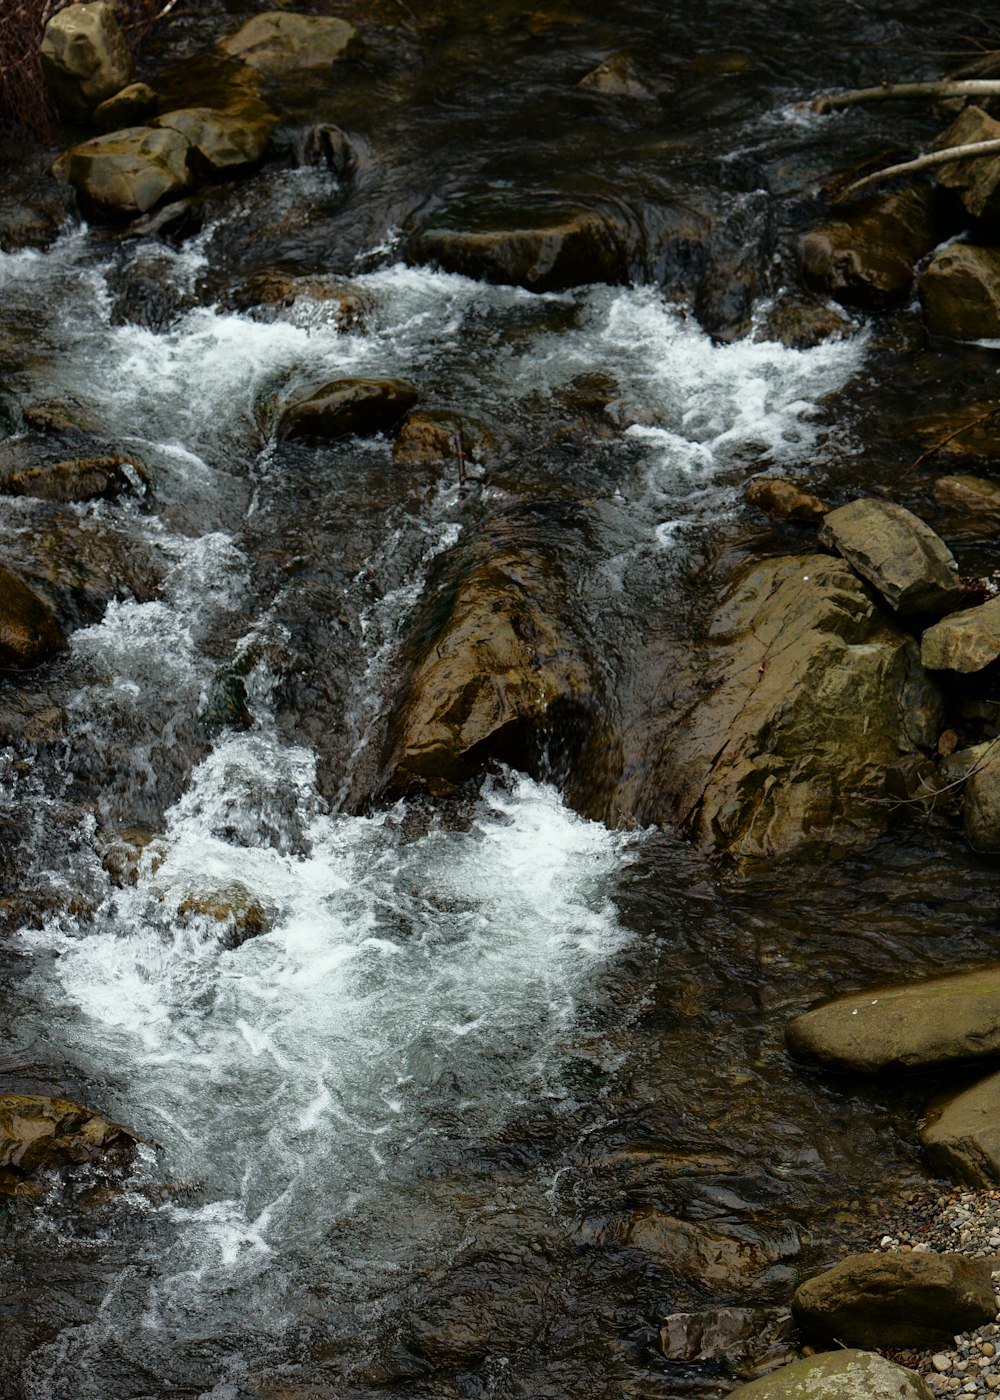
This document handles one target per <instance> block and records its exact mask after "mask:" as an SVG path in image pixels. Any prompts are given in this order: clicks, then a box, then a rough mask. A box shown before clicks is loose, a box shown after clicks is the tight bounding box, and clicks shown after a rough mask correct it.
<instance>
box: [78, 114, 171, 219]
mask: <svg viewBox="0 0 1000 1400" xmlns="http://www.w3.org/2000/svg"><path fill="white" fill-rule="evenodd" d="M190 151H191V146H190V143H189V142H188V141H187V140H186V138H185V137H183V136H182V135H181V134H180V132H178V131H171V130H170V129H169V128H162V127H148V126H135V127H126V128H125V129H124V130H123V131H114V132H111V133H110V134H109V135H107V136H97V137H95V138H94V139H93V140H92V141H85V142H83V144H82V145H80V146H74V147H73V148H72V149H71V150H69V151H67V152H66V153H65V155H63V156H61V157H60V159H59V160H58V161H57V162H56V165H55V166H54V167H53V170H54V172H55V173H56V174H58V175H60V176H62V177H64V178H65V179H67V180H69V182H70V184H71V185H73V187H74V188H75V189H76V191H77V193H78V194H79V196H80V199H81V201H82V202H83V203H84V204H85V205H86V206H87V208H88V209H89V210H91V211H93V212H94V213H96V214H98V215H99V216H101V217H104V218H110V219H131V218H134V217H135V215H136V214H144V213H146V211H147V210H149V209H153V208H155V207H156V206H157V205H158V204H163V203H166V202H167V201H168V200H172V199H178V198H179V197H180V196H181V195H182V194H185V193H186V192H187V191H188V190H189V189H191V188H192V187H193V185H194V177H193V175H192V173H191V168H190V165H189V162H188V157H189V154H190Z"/></svg>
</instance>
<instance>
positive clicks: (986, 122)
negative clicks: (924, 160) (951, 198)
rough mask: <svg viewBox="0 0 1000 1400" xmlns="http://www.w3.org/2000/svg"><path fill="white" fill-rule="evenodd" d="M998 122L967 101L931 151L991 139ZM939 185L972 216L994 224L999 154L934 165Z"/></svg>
mask: <svg viewBox="0 0 1000 1400" xmlns="http://www.w3.org/2000/svg"><path fill="white" fill-rule="evenodd" d="M997 137H1000V122H998V121H994V119H993V118H992V117H991V116H988V115H987V113H986V112H984V111H983V109H982V108H981V107H977V106H975V105H974V104H972V103H970V104H969V106H968V107H964V108H963V109H962V111H961V113H960V114H959V117H958V119H957V120H956V121H955V122H953V123H952V125H951V126H950V127H949V128H948V130H947V131H945V132H944V133H943V134H942V135H941V136H940V137H939V138H938V139H937V141H935V143H934V149H935V150H943V149H945V148H946V147H948V146H970V145H972V143H973V142H975V141H995V140H996V139H997ZM934 178H935V180H936V181H937V182H938V184H939V185H944V186H945V187H946V188H947V189H950V190H955V191H956V192H957V194H958V197H959V199H960V200H961V201H962V203H963V204H964V205H965V207H966V209H967V210H968V211H969V213H970V214H971V215H972V217H973V218H974V219H982V220H984V221H985V222H986V223H995V222H996V220H997V218H998V217H1000V155H994V156H989V155H987V156H976V157H975V158H974V159H972V160H956V161H954V162H952V163H949V164H948V165H938V166H935V167H934Z"/></svg>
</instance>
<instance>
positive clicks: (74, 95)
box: [41, 0, 134, 121]
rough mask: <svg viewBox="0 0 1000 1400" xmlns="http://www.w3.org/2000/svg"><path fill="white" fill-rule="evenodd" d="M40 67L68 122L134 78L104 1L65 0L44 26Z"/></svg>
mask: <svg viewBox="0 0 1000 1400" xmlns="http://www.w3.org/2000/svg"><path fill="white" fill-rule="evenodd" d="M41 57H42V67H43V69H44V70H45V78H46V81H47V83H48V85H49V91H50V92H51V93H52V98H53V101H54V102H55V104H56V106H57V107H58V108H59V110H60V112H62V114H63V116H65V117H68V118H69V119H70V121H86V120H87V118H88V117H89V116H90V114H91V112H92V111H93V110H94V108H95V107H96V106H97V105H98V104H99V103H101V102H103V101H104V100H105V99H106V98H108V97H112V96H113V95H114V94H115V93H116V92H118V91H119V90H120V89H121V88H123V87H125V86H126V85H127V84H128V83H130V82H131V81H132V77H133V72H134V69H133V65H132V55H131V54H130V52H129V49H128V45H127V44H126V42H125V37H124V35H123V34H122V31H121V30H120V29H119V27H118V21H117V20H116V19H115V11H114V5H112V4H110V3H108V0H92V3H91V4H88V5H69V6H68V7H67V8H66V9H64V10H60V11H59V13H58V14H56V15H53V17H52V18H51V19H50V20H49V22H48V24H47V25H46V26H45V33H44V34H43V35H42V44H41Z"/></svg>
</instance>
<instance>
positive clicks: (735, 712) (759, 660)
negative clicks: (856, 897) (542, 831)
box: [657, 554, 940, 859]
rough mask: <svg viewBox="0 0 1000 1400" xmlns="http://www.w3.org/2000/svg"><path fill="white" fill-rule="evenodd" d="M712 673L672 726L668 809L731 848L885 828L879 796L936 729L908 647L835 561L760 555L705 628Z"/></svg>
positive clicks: (708, 841) (847, 839)
mask: <svg viewBox="0 0 1000 1400" xmlns="http://www.w3.org/2000/svg"><path fill="white" fill-rule="evenodd" d="M708 640H709V642H710V643H711V644H712V645H711V647H710V651H709V655H708V658H707V663H706V672H707V674H708V675H710V676H711V677H712V681H711V683H710V685H709V686H707V687H706V688H705V690H704V691H703V692H702V693H700V694H699V695H698V696H697V698H696V699H695V700H694V702H693V703H692V704H691V706H690V708H689V709H688V710H687V711H686V712H685V713H684V714H682V715H681V716H679V718H678V719H677V721H676V723H674V724H673V725H672V727H671V730H670V734H669V738H668V741H667V744H668V747H667V750H666V752H665V754H664V756H663V758H662V759H661V762H660V765H659V769H660V771H659V773H658V775H657V781H658V782H659V783H661V784H662V785H664V787H665V789H666V800H665V802H664V803H663V804H662V810H663V814H664V816H666V817H668V818H672V819H673V820H674V821H676V822H678V823H680V824H681V825H682V826H683V827H684V828H685V829H686V830H687V831H689V832H690V833H691V834H692V835H693V836H694V838H695V840H696V842H697V844H698V845H699V846H700V847H702V848H703V849H706V850H723V851H728V852H729V853H730V854H732V855H734V856H736V857H738V858H741V859H742V858H752V857H759V856H772V855H778V854H783V853H787V852H790V851H794V850H800V849H805V848H808V847H814V848H816V847H825V846H829V845H833V846H837V845H849V844H853V843H856V842H857V841H859V840H864V839H866V838H871V837H872V836H874V835H876V834H877V833H878V832H879V831H880V830H882V829H884V821H885V817H884V811H883V807H882V805H881V802H880V799H881V798H883V797H884V796H885V793H886V788H887V785H888V784H889V783H890V781H892V780H894V775H899V774H901V773H904V772H905V770H906V768H907V766H908V765H910V764H911V763H912V762H913V760H914V759H915V757H916V755H917V754H918V752H919V750H920V749H922V748H930V747H931V746H932V745H933V744H934V743H935V742H936V739H937V733H938V728H939V722H940V699H939V696H938V693H937V690H936V688H935V686H934V684H933V682H932V681H931V680H930V679H929V677H928V676H927V675H926V673H925V672H924V671H923V670H922V668H921V666H920V662H919V656H918V653H917V648H916V645H915V643H914V642H913V640H912V638H910V637H908V636H906V635H905V634H904V633H902V632H901V631H899V630H897V628H896V627H895V626H894V625H893V624H892V623H891V622H890V621H889V620H888V619H887V618H886V617H885V616H883V615H882V614H881V613H880V612H879V609H878V608H877V607H876V605H875V603H874V602H873V601H872V599H871V597H870V596H869V594H868V593H867V591H866V590H865V588H864V586H863V585H862V583H861V582H860V580H859V579H858V578H857V576H856V575H855V574H854V573H853V571H852V570H851V569H850V568H848V566H847V565H846V564H845V563H844V562H843V561H842V560H839V559H832V558H830V557H829V556H827V555H817V554H807V555H802V556H797V557H792V558H787V557H785V558H778V559H769V560H767V561H764V562H762V563H755V564H753V565H751V566H750V567H749V568H748V569H746V570H745V571H744V572H743V573H742V574H741V575H740V576H739V577H738V578H737V580H736V581H735V583H734V585H733V586H732V587H731V589H730V592H729V594H728V596H727V597H726V599H725V601H724V602H723V603H722V605H721V607H720V608H719V609H718V611H717V613H716V615H715V618H714V620H713V621H712V623H711V625H710V627H709V631H708Z"/></svg>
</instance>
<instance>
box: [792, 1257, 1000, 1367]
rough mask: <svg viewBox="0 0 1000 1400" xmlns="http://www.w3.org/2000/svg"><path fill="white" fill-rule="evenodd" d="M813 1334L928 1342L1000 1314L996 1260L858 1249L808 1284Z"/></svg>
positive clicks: (880, 1342) (860, 1342) (884, 1343)
mask: <svg viewBox="0 0 1000 1400" xmlns="http://www.w3.org/2000/svg"><path fill="white" fill-rule="evenodd" d="M792 1311H793V1313H794V1316H795V1320H796V1322H797V1323H798V1325H799V1327H800V1328H801V1329H802V1331H803V1332H804V1333H805V1334H806V1336H808V1337H813V1338H816V1339H818V1340H821V1341H824V1342H838V1343H841V1344H846V1345H847V1346H857V1347H875V1346H878V1347H895V1348H900V1349H902V1348H906V1347H915V1348H921V1349H923V1348H927V1347H934V1346H942V1345H947V1344H949V1343H950V1342H951V1340H952V1338H953V1337H954V1336H955V1334H956V1333H959V1332H967V1331H970V1330H972V1329H973V1328H975V1327H981V1326H982V1325H983V1323H985V1322H992V1321H993V1318H994V1316H995V1314H996V1299H995V1297H994V1293H993V1278H992V1272H991V1264H990V1262H989V1261H988V1260H986V1259H969V1258H966V1256H965V1255H963V1254H933V1253H927V1254H923V1253H921V1254H914V1253H898V1254H877V1253H872V1254H856V1255H853V1256H851V1257H850V1258H848V1259H844V1260H843V1261H842V1262H841V1263H839V1264H837V1265H836V1266H835V1267H834V1268H832V1269H829V1270H827V1272H826V1273H824V1274H819V1275H817V1277H816V1278H812V1279H809V1280H808V1282H806V1283H804V1284H802V1285H801V1287H800V1288H799V1290H798V1292H797V1293H796V1294H795V1301H794V1303H793V1304H792Z"/></svg>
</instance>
